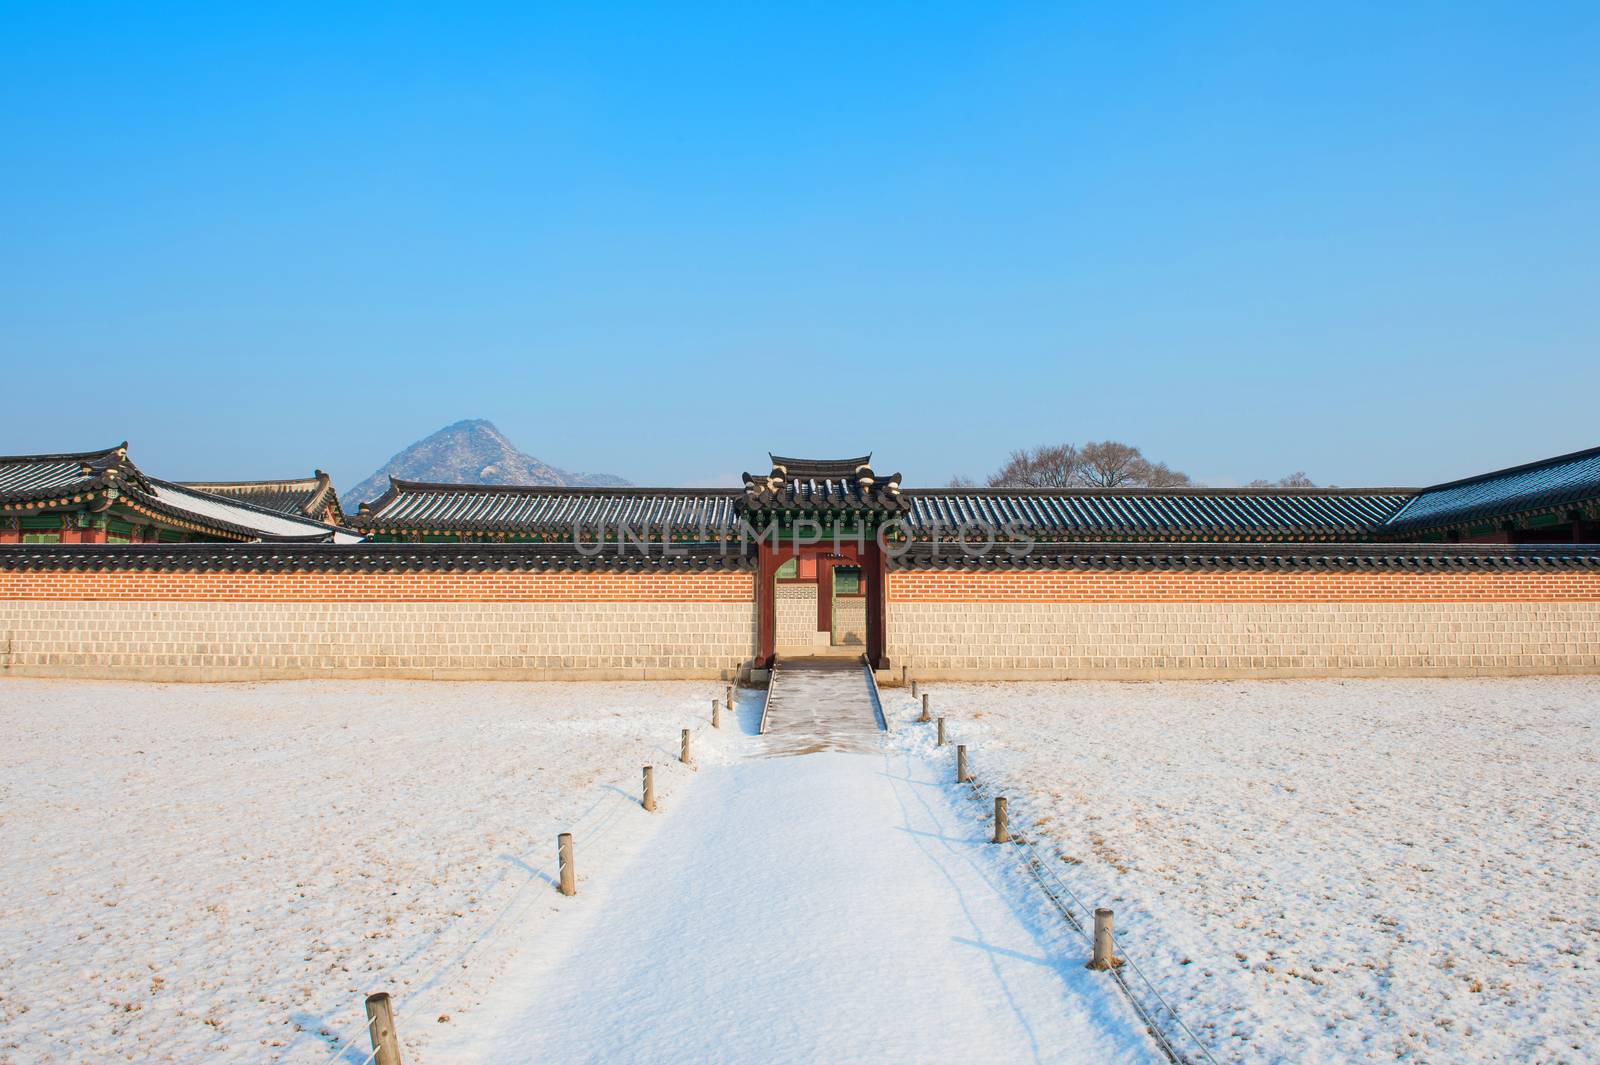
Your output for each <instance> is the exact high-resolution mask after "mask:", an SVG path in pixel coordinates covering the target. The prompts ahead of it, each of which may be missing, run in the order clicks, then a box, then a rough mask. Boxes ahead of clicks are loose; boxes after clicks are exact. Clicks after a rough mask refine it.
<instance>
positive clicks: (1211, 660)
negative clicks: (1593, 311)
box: [0, 570, 1600, 680]
mask: <svg viewBox="0 0 1600 1065" xmlns="http://www.w3.org/2000/svg"><path fill="white" fill-rule="evenodd" d="M784 588H788V589H794V590H797V592H798V594H795V595H793V596H785V595H780V601H779V626H780V628H779V633H780V643H781V642H782V637H783V636H784V634H786V633H788V634H792V637H793V639H795V640H796V641H799V640H801V639H802V638H808V637H810V635H811V634H812V633H813V632H814V629H815V618H816V608H815V601H814V599H812V598H811V595H814V594H815V589H814V586H810V585H788V586H780V593H781V592H782V590H783V589H784ZM753 589H754V581H753V578H752V577H751V575H750V574H748V573H738V572H715V573H700V574H695V573H683V572H660V571H656V572H645V573H637V574H629V573H592V574H585V573H566V574H563V573H542V572H541V573H534V572H517V571H512V570H507V571H503V572H471V573H449V572H416V571H412V572H396V573H358V572H350V573H339V572H320V571H319V572H300V573H293V572H238V573H234V572H225V571H218V572H154V571H152V572H142V571H132V570H130V571H117V572H110V573H74V572H61V571H53V570H51V571H45V570H38V571H20V572H19V571H0V671H9V672H10V673H12V674H14V675H45V676H103V677H137V678H149V679H162V680H218V679H251V678H266V677H361V676H394V677H401V676H406V677H460V678H468V677H486V678H506V679H516V678H521V679H557V678H564V677H587V678H601V677H617V678H621V677H637V678H645V677H721V676H726V675H728V673H729V672H730V671H732V670H734V669H736V668H737V667H738V666H740V665H742V664H744V663H747V662H748V661H749V660H750V659H751V657H752V656H753V655H754V652H755V622H756V619H755V605H754V601H753ZM808 593H809V594H808ZM888 608H889V647H888V651H889V655H890V658H891V659H892V661H893V662H894V664H895V665H896V666H898V665H900V664H902V663H903V664H907V665H910V666H911V667H912V668H913V669H914V670H915V671H917V672H918V673H919V674H921V675H922V676H924V677H927V678H932V677H936V676H952V677H986V678H988V677H993V678H999V677H1039V678H1046V677H1123V678H1130V679H1135V678H1157V677H1174V678H1176V677H1236V676H1323V675H1350V676H1356V675H1428V674H1441V675H1443V674H1463V675H1464V674H1485V673H1507V674H1510V673H1562V672H1600V573H1593V572H1584V571H1548V570H1547V571H1519V572H1514V573H1506V574H1496V573H1484V572H1473V573H1461V574H1450V573H1443V572H1438V571H1423V572H1417V573H1405V572H1397V571H1392V570H1388V571H1382V572H1377V573H1370V574H1361V573H1294V572H1240V571H1232V572H1222V573H1203V572H1202V573H1193V572H1167V571H1136V570H1126V571H1125V570H1115V571H1058V572H1043V573H1017V574H1009V573H1000V574H974V573H966V572H960V571H946V572H922V571H902V572H895V573H892V574H890V579H889V604H888Z"/></svg>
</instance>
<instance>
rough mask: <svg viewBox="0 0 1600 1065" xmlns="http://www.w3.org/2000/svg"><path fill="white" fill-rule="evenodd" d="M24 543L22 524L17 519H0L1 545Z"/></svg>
mask: <svg viewBox="0 0 1600 1065" xmlns="http://www.w3.org/2000/svg"><path fill="white" fill-rule="evenodd" d="M20 543H22V522H21V521H20V520H19V519H17V518H0V544H20Z"/></svg>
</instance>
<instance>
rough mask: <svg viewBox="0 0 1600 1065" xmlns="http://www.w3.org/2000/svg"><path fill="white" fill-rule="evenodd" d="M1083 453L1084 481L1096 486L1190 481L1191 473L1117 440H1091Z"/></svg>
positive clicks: (1177, 484)
mask: <svg viewBox="0 0 1600 1065" xmlns="http://www.w3.org/2000/svg"><path fill="white" fill-rule="evenodd" d="M1080 454H1081V455H1082V457H1083V464H1082V466H1081V467H1079V473H1078V475H1079V478H1080V483H1082V484H1087V485H1091V486H1093V487H1096V488H1117V487H1119V486H1127V487H1149V488H1173V487H1180V486H1182V485H1186V484H1189V483H1190V482H1189V475H1188V474H1186V473H1182V472H1180V471H1178V470H1175V469H1173V468H1172V467H1170V466H1168V465H1167V464H1166V463H1164V462H1151V461H1150V460H1149V459H1147V458H1145V457H1144V454H1143V453H1142V452H1140V450H1139V449H1138V448H1136V447H1134V446H1133V445H1131V444H1124V443H1122V442H1120V441H1117V440H1102V441H1099V442H1098V443H1097V442H1094V441H1091V442H1089V443H1087V444H1085V445H1083V450H1082V451H1081V452H1080Z"/></svg>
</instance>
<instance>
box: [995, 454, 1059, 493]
mask: <svg viewBox="0 0 1600 1065" xmlns="http://www.w3.org/2000/svg"><path fill="white" fill-rule="evenodd" d="M1079 467H1080V459H1079V456H1078V449H1077V448H1075V447H1073V446H1072V445H1071V444H1044V445H1041V446H1039V447H1036V448H1033V449H1031V450H1026V451H1013V452H1012V453H1011V458H1010V459H1008V460H1007V461H1006V464H1005V465H1004V466H1002V467H1001V468H1000V469H999V471H997V472H996V473H994V474H991V475H990V477H989V487H991V488H1065V487H1067V486H1068V485H1071V484H1074V483H1076V479H1077V476H1078V471H1079Z"/></svg>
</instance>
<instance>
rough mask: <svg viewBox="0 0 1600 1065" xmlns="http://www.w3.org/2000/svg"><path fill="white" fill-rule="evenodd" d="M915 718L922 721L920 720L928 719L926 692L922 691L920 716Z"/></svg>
mask: <svg viewBox="0 0 1600 1065" xmlns="http://www.w3.org/2000/svg"><path fill="white" fill-rule="evenodd" d="M917 720H918V721H922V722H926V721H927V720H928V693H927V692H923V693H922V716H921V717H919V718H917Z"/></svg>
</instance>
